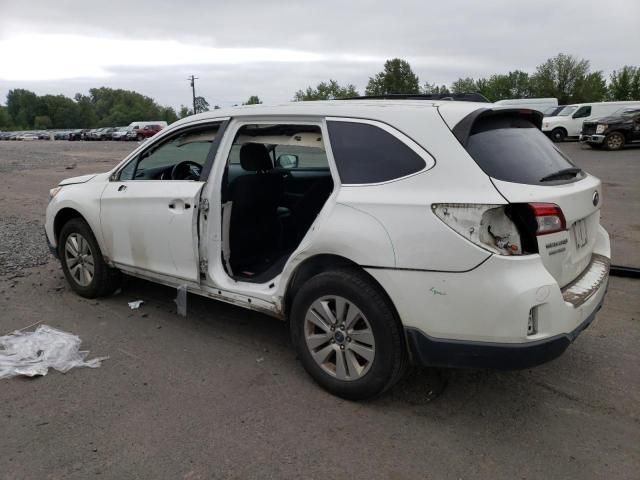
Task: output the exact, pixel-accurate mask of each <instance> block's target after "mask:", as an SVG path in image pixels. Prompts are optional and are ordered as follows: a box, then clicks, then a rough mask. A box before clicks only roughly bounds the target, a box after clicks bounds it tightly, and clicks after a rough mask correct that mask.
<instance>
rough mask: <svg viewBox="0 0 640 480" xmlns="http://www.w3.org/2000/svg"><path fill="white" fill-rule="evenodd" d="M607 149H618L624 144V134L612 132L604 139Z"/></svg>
mask: <svg viewBox="0 0 640 480" xmlns="http://www.w3.org/2000/svg"><path fill="white" fill-rule="evenodd" d="M604 145H605V148H606V149H607V150H620V149H621V148H622V147H623V146H624V135H622V134H621V133H620V132H613V133H610V134H609V135H607V137H606V138H605V139H604Z"/></svg>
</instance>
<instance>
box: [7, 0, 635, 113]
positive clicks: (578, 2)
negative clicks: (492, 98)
mask: <svg viewBox="0 0 640 480" xmlns="http://www.w3.org/2000/svg"><path fill="white" fill-rule="evenodd" d="M639 46H640V0H606V1H604V2H603V1H601V0H599V1H592V0H560V1H558V0H553V1H551V0H530V1H519V0H482V1H474V0H466V1H462V0H448V1H442V0H440V1H437V2H430V1H427V0H422V1H420V0H389V1H384V2H383V1H375V2H374V1H370V2H368V1H359V0H355V1H348V0H343V1H334V0H313V1H302V0H301V1H275V0H228V1H215V0H210V1H204V0H180V1H173V0H126V1H120V0H109V1H104V2H96V1H87V0H82V1H65V0H55V1H51V0H49V1H46V0H20V1H14V0H0V103H1V104H4V103H5V98H6V94H7V92H8V91H9V89H12V88H27V89H30V90H33V91H35V92H36V93H38V94H47V93H50V94H58V93H62V94H65V95H69V96H73V94H75V93H76V92H83V93H86V92H87V91H88V89H89V88H91V87H99V86H107V87H113V88H126V89H132V90H136V91H138V92H140V93H143V94H145V95H149V96H151V97H153V98H155V99H156V100H157V101H158V102H159V103H161V104H163V105H171V106H174V107H176V108H177V107H179V106H180V105H181V104H189V103H190V101H191V91H190V87H189V82H188V81H187V80H186V78H187V76H188V75H190V74H192V73H193V74H195V75H196V76H198V77H199V80H197V82H196V87H197V94H199V95H203V96H204V97H205V98H206V99H207V100H208V101H209V103H210V104H211V105H213V104H219V105H221V106H224V105H231V104H234V103H240V102H242V101H244V100H246V99H247V98H248V97H249V96H250V95H254V94H255V95H258V96H260V98H261V99H262V100H263V101H264V102H265V103H273V102H281V101H287V100H290V99H291V98H292V97H293V94H294V92H295V91H296V90H298V89H300V88H305V87H306V86H308V85H316V84H317V83H318V82H320V81H323V80H327V79H329V78H333V79H336V80H338V81H339V82H340V83H353V84H355V85H356V87H357V88H358V89H359V90H360V91H361V92H362V91H363V90H364V87H365V86H366V84H367V81H368V79H369V77H370V76H372V75H374V74H375V73H376V72H378V71H380V70H381V69H382V66H383V63H384V60H385V59H388V58H393V57H401V58H404V59H406V60H408V61H409V62H410V63H411V65H412V67H413V69H414V71H415V72H416V73H417V74H418V76H419V77H420V82H421V84H423V83H424V82H426V81H428V82H430V83H434V82H435V83H438V84H443V83H444V84H450V83H451V82H452V81H453V80H455V79H457V78H458V77H466V76H471V77H478V76H483V75H489V74H491V73H506V72H507V71H509V70H514V69H520V70H524V71H527V72H533V71H534V69H535V67H536V65H538V64H540V63H541V62H543V61H544V60H546V59H547V58H549V57H551V56H554V55H556V54H557V53H559V52H565V53H571V54H574V55H576V56H578V57H580V58H586V59H589V60H590V61H591V66H592V69H595V70H603V71H604V72H605V73H606V74H607V76H608V74H609V73H610V72H611V71H612V70H614V69H616V68H619V67H620V66H622V65H625V64H633V65H638V64H640V50H639V48H640V47H639Z"/></svg>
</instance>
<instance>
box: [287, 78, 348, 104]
mask: <svg viewBox="0 0 640 480" xmlns="http://www.w3.org/2000/svg"><path fill="white" fill-rule="evenodd" d="M357 96H358V91H357V90H356V87H355V85H352V84H350V83H349V84H347V85H344V86H342V85H340V84H339V83H338V82H337V81H335V80H331V79H330V80H329V81H328V82H320V83H319V84H318V86H317V87H316V88H312V87H307V88H306V89H305V90H304V91H303V90H298V91H297V92H296V93H295V95H294V96H293V100H294V101H295V102H302V101H309V100H335V99H337V98H349V97H357Z"/></svg>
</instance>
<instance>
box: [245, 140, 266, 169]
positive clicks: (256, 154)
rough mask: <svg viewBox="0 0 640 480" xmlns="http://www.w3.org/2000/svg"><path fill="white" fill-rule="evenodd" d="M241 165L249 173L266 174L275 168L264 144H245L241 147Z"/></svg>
mask: <svg viewBox="0 0 640 480" xmlns="http://www.w3.org/2000/svg"><path fill="white" fill-rule="evenodd" d="M240 165H241V166H242V168H243V169H244V170H247V171H249V172H266V171H268V170H271V169H272V168H273V163H271V157H270V156H269V151H268V150H267V147H265V146H264V144H262V143H245V144H244V145H242V147H240Z"/></svg>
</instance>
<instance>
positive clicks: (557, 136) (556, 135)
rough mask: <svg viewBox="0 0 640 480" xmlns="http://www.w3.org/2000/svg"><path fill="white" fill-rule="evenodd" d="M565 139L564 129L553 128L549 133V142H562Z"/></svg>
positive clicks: (565, 132)
mask: <svg viewBox="0 0 640 480" xmlns="http://www.w3.org/2000/svg"><path fill="white" fill-rule="evenodd" d="M565 138H567V131H566V130H565V129H564V128H554V129H553V130H552V131H551V140H553V141H554V142H564V139H565Z"/></svg>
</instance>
